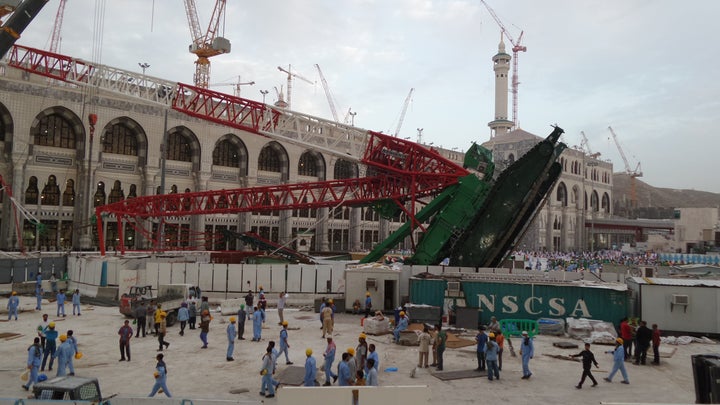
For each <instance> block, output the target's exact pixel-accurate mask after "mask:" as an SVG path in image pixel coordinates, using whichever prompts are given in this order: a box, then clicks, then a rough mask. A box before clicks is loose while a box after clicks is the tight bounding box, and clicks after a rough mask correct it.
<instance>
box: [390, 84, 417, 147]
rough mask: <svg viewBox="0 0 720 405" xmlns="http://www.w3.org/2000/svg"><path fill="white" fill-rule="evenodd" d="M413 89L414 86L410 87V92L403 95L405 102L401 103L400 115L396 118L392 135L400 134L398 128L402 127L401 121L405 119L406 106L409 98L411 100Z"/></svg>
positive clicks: (408, 103)
mask: <svg viewBox="0 0 720 405" xmlns="http://www.w3.org/2000/svg"><path fill="white" fill-rule="evenodd" d="M414 91H415V88H414V87H413V88H411V89H410V92H409V93H408V95H407V97H405V102H404V103H403V107H402V110H401V111H400V117H399V118H398V124H397V127H396V128H395V132H394V133H393V136H398V134H400V129H401V128H402V124H403V121H405V113H407V109H408V106H409V105H410V100H412V94H413V92H414Z"/></svg>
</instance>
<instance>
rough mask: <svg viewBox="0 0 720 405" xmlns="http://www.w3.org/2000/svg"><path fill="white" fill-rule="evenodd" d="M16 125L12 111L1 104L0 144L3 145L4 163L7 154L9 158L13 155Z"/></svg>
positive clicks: (1, 157) (2, 155) (2, 157)
mask: <svg viewBox="0 0 720 405" xmlns="http://www.w3.org/2000/svg"><path fill="white" fill-rule="evenodd" d="M13 131H14V123H13V119H12V115H10V111H8V109H7V108H6V107H5V105H4V104H2V103H0V142H2V143H3V147H2V150H0V152H2V153H1V156H0V160H2V161H4V160H6V159H5V154H7V155H8V156H9V155H10V154H11V153H12V145H13V133H14V132H13Z"/></svg>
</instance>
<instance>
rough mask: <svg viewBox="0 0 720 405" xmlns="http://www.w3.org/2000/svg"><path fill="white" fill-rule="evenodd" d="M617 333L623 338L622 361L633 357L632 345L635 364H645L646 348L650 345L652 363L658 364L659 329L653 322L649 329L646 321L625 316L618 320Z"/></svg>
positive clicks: (648, 348)
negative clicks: (618, 329)
mask: <svg viewBox="0 0 720 405" xmlns="http://www.w3.org/2000/svg"><path fill="white" fill-rule="evenodd" d="M619 335H620V337H621V338H622V340H623V342H622V345H623V352H624V359H623V360H624V361H630V360H632V359H633V346H634V353H635V356H634V360H635V361H634V362H635V364H638V365H639V364H642V365H645V364H647V353H648V350H650V348H651V347H652V350H653V360H652V364H655V365H657V364H660V329H659V328H658V325H657V324H653V325H652V329H650V328H648V326H647V322H646V321H643V320H640V321H638V320H637V319H634V318H633V319H629V318H627V317H625V318H623V319H622V320H621V321H620V333H619Z"/></svg>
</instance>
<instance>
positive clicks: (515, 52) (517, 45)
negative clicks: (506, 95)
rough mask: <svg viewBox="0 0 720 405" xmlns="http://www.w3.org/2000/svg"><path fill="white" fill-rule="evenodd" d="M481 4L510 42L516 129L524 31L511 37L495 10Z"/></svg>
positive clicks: (515, 124)
mask: <svg viewBox="0 0 720 405" xmlns="http://www.w3.org/2000/svg"><path fill="white" fill-rule="evenodd" d="M480 1H481V2H482V4H484V5H485V8H487V9H488V12H489V13H490V15H491V16H492V18H493V19H494V20H495V22H496V23H497V24H498V25H499V26H500V30H501V31H502V33H503V34H504V35H505V36H506V37H507V39H508V40H509V41H510V43H511V44H512V46H513V47H512V51H513V56H512V61H513V74H512V96H513V110H512V114H513V115H512V117H513V128H515V129H517V127H518V87H519V85H520V80H519V78H518V52H527V47H526V46H523V45H520V43H521V42H522V39H523V34H524V33H525V31H522V30H521V31H520V36H519V37H518V39H517V41H515V39H514V38H513V36H512V35H511V34H510V31H508V30H507V29H506V28H505V25H503V23H502V21H500V18H499V17H498V16H497V14H495V10H493V9H492V8H491V7H490V6H489V5H488V4H487V3H486V2H485V0H480Z"/></svg>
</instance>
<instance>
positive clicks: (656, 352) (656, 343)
mask: <svg viewBox="0 0 720 405" xmlns="http://www.w3.org/2000/svg"><path fill="white" fill-rule="evenodd" d="M652 333H653V334H652V347H653V362H652V364H655V365H658V364H660V329H658V326H657V324H656V323H654V324H653V325H652Z"/></svg>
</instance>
